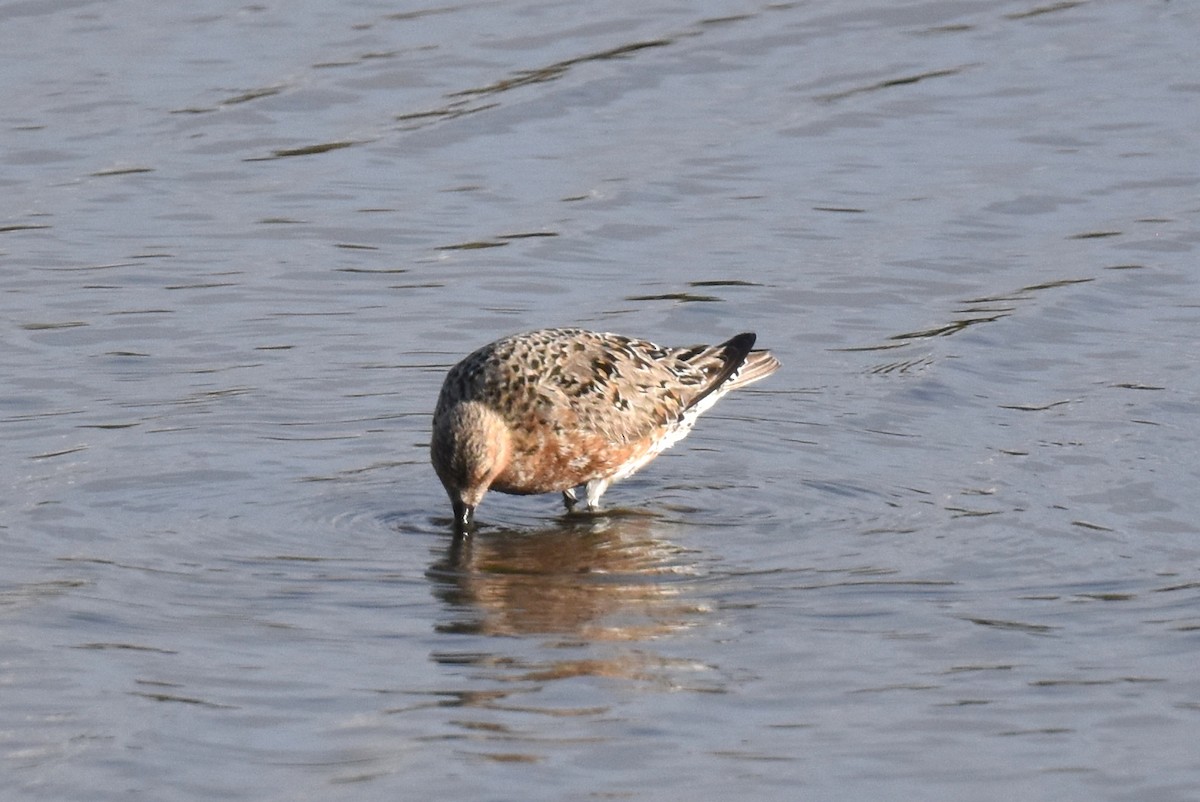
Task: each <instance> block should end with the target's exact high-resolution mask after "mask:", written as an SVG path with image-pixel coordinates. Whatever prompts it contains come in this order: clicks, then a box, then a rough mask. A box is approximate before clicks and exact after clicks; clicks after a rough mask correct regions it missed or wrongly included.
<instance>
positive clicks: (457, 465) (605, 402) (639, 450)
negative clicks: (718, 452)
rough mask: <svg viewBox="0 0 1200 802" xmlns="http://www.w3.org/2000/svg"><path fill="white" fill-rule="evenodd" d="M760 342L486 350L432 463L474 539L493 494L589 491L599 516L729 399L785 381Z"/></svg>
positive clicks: (469, 367) (474, 359)
mask: <svg viewBox="0 0 1200 802" xmlns="http://www.w3.org/2000/svg"><path fill="white" fill-rule="evenodd" d="M755 340H756V335H755V334H754V333H752V332H745V333H742V334H738V335H736V336H734V337H732V338H730V339H729V340H726V341H725V342H723V343H720V344H719V345H694V346H688V347H683V348H669V347H663V346H659V345H655V344H654V343H652V342H649V341H647V340H641V339H636V338H633V337H626V336H623V335H620V334H612V333H608V332H595V331H588V330H585V329H582V328H546V329H539V330H536V331H528V332H523V333H520V334H513V335H510V336H507V337H503V338H501V339H499V340H496V341H495V342H492V343H489V344H488V345H485V346H483V347H482V348H479V349H478V350H476V351H474V352H473V353H471V354H469V355H468V356H466V357H465V358H464V359H463V360H462V361H461V362H459V363H458V364H456V365H454V367H452V368H451V369H450V370H449V372H448V373H447V374H446V378H445V380H444V381H443V383H442V388H441V392H440V393H439V395H438V400H437V406H436V408H435V410H434V413H433V431H432V437H431V438H430V444H429V451H430V461H431V462H432V463H433V468H434V471H435V472H436V473H437V476H438V478H439V479H440V480H441V483H442V486H443V487H445V489H446V494H447V495H448V496H449V497H450V503H451V507H452V509H453V512H454V522H455V528H456V530H457V531H459V532H460V533H468V532H469V531H470V530H471V529H473V528H474V526H475V510H476V508H477V507H478V506H479V504H480V502H481V501H483V497H484V495H485V494H486V493H487V492H488V491H489V490H495V491H497V492H500V493H508V494H514V495H532V494H539V493H553V492H559V493H562V499H563V503H564V505H565V506H566V508H567V512H568V513H569V512H571V511H572V510H573V509H574V507H575V505H576V503H577V502H578V500H579V496H578V495H577V494H576V489H577V488H580V487H583V488H585V492H586V505H587V509H588V510H589V511H595V510H598V509H599V507H600V497H601V496H602V495H603V494H604V491H606V490H607V489H608V487H609V485H610V484H612V483H613V482H615V481H618V480H620V479H625V478H627V477H628V476H631V475H632V474H633V473H635V472H636V471H638V470H639V469H641V468H642V467H644V466H645V465H646V464H647V463H649V462H650V461H651V460H653V459H654V458H655V457H656V456H658V455H659V454H660V453H661V452H662V451H663V450H664V449H666V448H668V447H669V446H671V445H673V444H675V443H677V442H679V441H680V440H681V439H683V438H684V437H685V436H686V435H687V434H688V432H689V431H691V429H692V426H693V425H694V424H695V423H696V419H697V418H698V417H699V416H700V415H702V414H703V413H704V412H706V411H707V410H708V409H710V408H711V407H712V406H713V404H715V403H716V402H717V401H718V400H719V399H720V398H721V397H722V396H724V395H725V394H726V393H728V392H729V391H730V390H735V389H738V388H740V387H745V386H746V385H748V384H751V383H752V382H756V381H759V380H760V379H765V378H766V377H768V376H770V375H771V374H772V373H774V372H775V371H776V370H778V369H779V366H780V363H779V361H778V360H777V359H776V358H775V357H774V356H772V355H771V353H770V352H769V351H766V350H754V343H755Z"/></svg>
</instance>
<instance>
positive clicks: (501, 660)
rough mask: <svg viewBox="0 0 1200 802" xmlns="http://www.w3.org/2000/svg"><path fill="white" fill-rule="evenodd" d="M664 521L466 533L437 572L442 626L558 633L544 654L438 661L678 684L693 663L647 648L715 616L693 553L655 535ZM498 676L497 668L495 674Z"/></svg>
mask: <svg viewBox="0 0 1200 802" xmlns="http://www.w3.org/2000/svg"><path fill="white" fill-rule="evenodd" d="M662 528H664V525H663V523H662V522H661V521H659V520H658V519H656V518H654V517H652V516H648V515H644V514H636V513H626V514H620V513H608V514H605V515H601V516H579V517H570V516H569V517H567V518H564V519H562V520H561V521H560V522H558V523H557V524H556V525H554V526H551V527H548V528H545V529H539V530H534V531H513V530H502V529H492V528H488V529H483V530H480V531H478V532H476V533H475V534H474V535H472V536H471V537H468V538H455V539H454V540H453V542H452V543H451V544H450V545H449V546H448V548H447V550H446V553H445V554H444V556H443V557H442V558H441V559H440V560H438V561H437V562H436V563H435V564H434V565H432V566H431V567H430V569H429V571H428V572H427V576H428V577H429V579H430V580H431V581H432V582H433V585H434V593H435V595H436V596H437V597H438V598H440V599H441V600H442V601H443V602H444V603H445V605H446V610H447V611H448V613H449V616H450V617H449V620H447V621H445V622H443V623H441V624H439V625H438V626H437V630H438V631H439V632H445V633H455V634H466V635H483V636H497V635H498V636H509V637H513V636H543V638H545V637H546V636H549V639H548V640H543V641H541V644H542V646H543V647H548V649H549V650H550V652H549V653H548V654H547V653H542V654H541V655H540V657H541V658H545V659H540V658H535V659H532V660H531V659H529V658H530V655H529V654H528V652H523V655H524V656H523V657H508V656H502V655H500V654H497V653H495V651H494V650H493V649H490V648H489V649H487V650H485V651H479V650H475V651H468V652H460V653H451V652H441V653H438V654H435V655H434V657H435V659H437V660H438V661H439V662H443V663H456V664H471V665H475V666H477V667H480V668H485V667H486V668H492V669H502V670H503V671H504V673H505V674H507V678H508V679H516V680H533V681H537V680H550V679H560V678H565V677H573V676H583V675H594V676H616V677H626V678H632V679H642V680H646V679H650V680H653V681H658V682H661V681H667V682H670V680H669V676H668V675H671V674H674V673H676V672H677V671H679V670H681V669H682V670H686V673H688V674H694V672H695V671H696V669H697V668H698V666H697V665H696V664H695V663H694V662H693V661H690V660H680V659H678V658H668V657H665V656H660V655H656V654H654V653H653V651H652V650H649V649H647V648H646V647H645V645H644V644H643V645H641V646H639V647H638V648H637V649H636V650H635V649H630V648H628V647H619V648H611V647H610V648H605V647H604V644H628V643H630V642H643V641H648V640H652V639H655V638H661V637H663V636H665V635H669V634H671V633H674V632H678V631H679V630H682V629H686V628H688V627H691V626H694V625H695V624H696V623H697V622H698V621H699V620H700V618H701V617H702V616H704V614H705V613H706V609H705V607H704V606H703V605H702V604H699V603H697V602H696V601H694V600H692V599H691V598H690V597H691V595H692V594H691V593H690V592H689V587H690V586H691V585H692V584H693V583H692V580H694V579H695V576H696V574H697V570H696V568H695V566H694V564H692V563H691V562H689V560H688V557H689V552H687V551H686V550H684V549H683V548H681V547H679V546H677V545H674V544H672V543H670V542H669V541H667V540H665V539H662V538H661V537H658V536H655V530H656V529H660V530H661V529H662ZM489 673H490V672H489Z"/></svg>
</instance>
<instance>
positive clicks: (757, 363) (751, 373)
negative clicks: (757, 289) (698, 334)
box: [679, 332, 779, 408]
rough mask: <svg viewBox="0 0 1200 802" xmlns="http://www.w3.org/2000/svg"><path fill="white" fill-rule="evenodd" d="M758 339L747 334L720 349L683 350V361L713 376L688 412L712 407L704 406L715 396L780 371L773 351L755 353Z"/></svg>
mask: <svg viewBox="0 0 1200 802" xmlns="http://www.w3.org/2000/svg"><path fill="white" fill-rule="evenodd" d="M755 339H756V335H755V334H754V333H753V332H744V333H742V334H739V335H737V336H736V337H731V338H730V339H728V340H726V341H725V342H723V343H721V344H720V345H713V346H704V347H697V348H691V349H682V350H683V353H681V354H680V355H679V358H682V359H684V360H685V361H687V362H690V363H692V364H694V365H697V366H700V367H702V369H704V370H705V371H706V372H708V373H710V375H711V376H712V378H711V379H710V380H709V382H708V384H707V386H705V388H704V389H703V390H702V391H701V392H700V393H699V394H697V395H696V397H695V398H693V399H692V400H691V402H690V403H689V404H688V408H692V407H696V406H703V407H707V406H710V405H711V401H709V403H708V404H704V403H703V402H704V401H705V400H706V399H709V397H710V396H712V395H713V394H716V395H717V396H722V395H724V394H725V393H727V392H729V391H730V390H734V389H737V388H738V387H745V386H746V385H747V384H751V383H753V382H756V381H758V380H759V379H765V378H767V377H768V376H770V375H771V374H772V373H774V372H775V371H777V370H779V360H778V359H776V358H775V357H773V356H772V355H771V352H770V351H763V350H758V351H755V350H752V349H753V348H754V341H755ZM712 400H715V398H714V399H712Z"/></svg>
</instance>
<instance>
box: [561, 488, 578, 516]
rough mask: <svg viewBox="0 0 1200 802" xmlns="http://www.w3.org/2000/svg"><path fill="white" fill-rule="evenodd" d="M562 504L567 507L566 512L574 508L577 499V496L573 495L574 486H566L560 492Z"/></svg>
mask: <svg viewBox="0 0 1200 802" xmlns="http://www.w3.org/2000/svg"><path fill="white" fill-rule="evenodd" d="M562 496H563V506H564V507H566V508H567V512H571V511H573V510H574V509H575V504H576V503H577V502H578V501H579V497H578V496H576V495H575V488H573V487H568V488H567V489H566V490H564V491H563V492H562Z"/></svg>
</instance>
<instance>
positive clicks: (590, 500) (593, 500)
mask: <svg viewBox="0 0 1200 802" xmlns="http://www.w3.org/2000/svg"><path fill="white" fill-rule="evenodd" d="M610 484H612V482H611V481H610V480H608V479H593V480H592V481H590V482H588V483H587V508H588V510H590V511H592V512H595V511H596V510H598V509H600V497H601V496H603V495H604V491H605V490H608V486H609V485H610Z"/></svg>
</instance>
